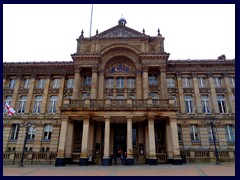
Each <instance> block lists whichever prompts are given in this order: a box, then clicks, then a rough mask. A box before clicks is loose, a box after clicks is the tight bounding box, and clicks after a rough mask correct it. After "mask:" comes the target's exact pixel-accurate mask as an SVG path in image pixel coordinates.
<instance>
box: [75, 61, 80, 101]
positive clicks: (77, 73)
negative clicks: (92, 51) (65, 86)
mask: <svg viewBox="0 0 240 180" xmlns="http://www.w3.org/2000/svg"><path fill="white" fill-rule="evenodd" d="M80 85H81V68H80V67H79V66H76V67H75V74H74V87H73V99H79V97H80Z"/></svg>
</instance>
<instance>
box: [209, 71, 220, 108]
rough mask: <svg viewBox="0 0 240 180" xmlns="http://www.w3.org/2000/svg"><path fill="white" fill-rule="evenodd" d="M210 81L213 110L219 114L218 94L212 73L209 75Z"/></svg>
mask: <svg viewBox="0 0 240 180" xmlns="http://www.w3.org/2000/svg"><path fill="white" fill-rule="evenodd" d="M208 81H209V87H210V92H211V96H212V103H211V104H213V110H214V111H213V112H214V113H219V109H218V104H217V94H216V90H215V86H214V81H213V78H212V74H211V73H208Z"/></svg>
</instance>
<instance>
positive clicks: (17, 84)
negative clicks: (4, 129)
mask: <svg viewBox="0 0 240 180" xmlns="http://www.w3.org/2000/svg"><path fill="white" fill-rule="evenodd" d="M20 82H21V75H18V76H17V80H16V85H15V88H14V91H13V96H12V103H11V107H12V108H13V109H17V108H16V103H17V98H18V90H19V88H20Z"/></svg>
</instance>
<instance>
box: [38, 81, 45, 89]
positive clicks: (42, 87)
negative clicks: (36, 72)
mask: <svg viewBox="0 0 240 180" xmlns="http://www.w3.org/2000/svg"><path fill="white" fill-rule="evenodd" d="M44 86H45V79H39V80H38V83H37V88H39V89H44Z"/></svg>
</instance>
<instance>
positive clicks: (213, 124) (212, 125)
mask: <svg viewBox="0 0 240 180" xmlns="http://www.w3.org/2000/svg"><path fill="white" fill-rule="evenodd" d="M217 123H219V121H216V120H215V118H214V117H209V118H208V120H207V121H204V124H208V125H210V127H211V130H212V137H213V144H214V151H215V156H216V165H219V164H220V161H219V155H218V150H217V145H216V137H215V133H214V127H216V124H217Z"/></svg>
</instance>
